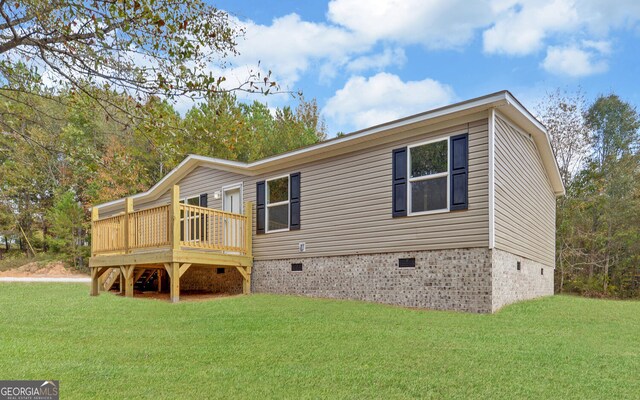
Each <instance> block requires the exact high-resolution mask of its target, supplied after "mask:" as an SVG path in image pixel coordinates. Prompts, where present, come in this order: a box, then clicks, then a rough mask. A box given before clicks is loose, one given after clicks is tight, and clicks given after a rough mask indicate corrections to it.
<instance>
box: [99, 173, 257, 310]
mask: <svg viewBox="0 0 640 400" xmlns="http://www.w3.org/2000/svg"><path fill="white" fill-rule="evenodd" d="M251 215H252V204H251V203H245V208H244V214H234V213H229V212H225V211H221V210H215V209H211V208H206V207H197V206H192V205H187V204H183V203H180V188H179V187H178V186H174V187H173V188H172V195H171V203H170V204H167V205H162V206H158V207H153V208H148V209H142V210H134V204H133V199H131V198H127V199H126V202H125V210H124V212H123V213H121V214H118V215H115V216H111V217H107V218H102V219H101V218H100V215H99V213H98V210H97V209H96V208H94V209H93V210H92V216H91V232H92V240H91V259H90V260H89V267H90V268H91V295H92V296H97V295H98V294H99V292H100V290H101V289H102V290H109V288H110V287H111V286H112V285H113V284H114V283H115V282H116V281H119V282H120V288H121V289H122V288H123V287H124V292H125V295H126V296H130V297H132V296H133V286H134V283H135V282H136V281H138V279H140V277H143V276H144V275H145V274H146V275H147V276H148V277H149V278H151V276H153V275H154V274H157V275H156V276H157V278H161V276H162V275H163V274H164V273H167V274H168V276H169V281H170V283H171V284H170V292H171V301H173V302H177V301H179V299H180V277H181V276H183V275H184V273H185V272H186V271H187V270H188V269H189V268H190V267H191V266H204V267H211V268H216V267H235V268H236V269H237V270H238V271H239V272H240V274H241V275H242V278H243V285H242V288H243V293H245V294H248V293H250V291H251V267H252V265H253V256H252V242H251V232H252V226H251ZM149 278H147V279H149ZM143 279H144V277H143ZM159 281H160V282H161V279H159ZM158 289H159V290H160V289H161V288H160V287H159V288H158Z"/></svg>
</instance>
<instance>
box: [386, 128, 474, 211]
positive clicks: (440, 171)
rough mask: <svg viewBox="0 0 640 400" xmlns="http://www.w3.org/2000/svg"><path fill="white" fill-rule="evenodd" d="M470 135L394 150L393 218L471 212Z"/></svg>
mask: <svg viewBox="0 0 640 400" xmlns="http://www.w3.org/2000/svg"><path fill="white" fill-rule="evenodd" d="M468 142H469V135H468V134H466V133H465V134H462V135H456V136H451V137H449V138H443V139H435V140H430V141H427V142H423V143H417V144H414V145H411V146H408V147H405V148H400V149H395V150H393V165H392V170H393V171H392V173H393V196H392V203H393V204H392V213H393V216H394V217H401V216H405V215H420V214H429V213H436V212H443V211H445V212H446V211H455V210H466V209H467V208H468V202H469V201H468V169H469V161H468V159H469V154H468V153H469V143H468Z"/></svg>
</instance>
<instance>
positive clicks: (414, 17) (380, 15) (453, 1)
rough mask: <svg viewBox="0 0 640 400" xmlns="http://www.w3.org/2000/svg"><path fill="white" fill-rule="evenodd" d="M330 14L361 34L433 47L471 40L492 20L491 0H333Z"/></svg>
mask: <svg viewBox="0 0 640 400" xmlns="http://www.w3.org/2000/svg"><path fill="white" fill-rule="evenodd" d="M327 17H328V19H329V20H330V21H332V22H334V23H335V24H338V25H341V26H344V27H347V28H349V29H350V30H352V31H353V32H356V33H357V34H359V35H362V36H365V37H367V38H369V40H371V41H372V42H374V41H378V40H384V41H394V42H397V43H402V44H414V43H419V44H423V45H424V46H426V47H428V48H431V49H441V48H451V47H459V46H462V45H464V44H467V43H468V42H469V41H470V40H471V39H472V38H473V35H474V31H475V30H476V29H477V28H479V27H481V26H486V25H488V24H489V23H490V22H491V9H490V7H488V1H487V0H482V1H480V0H474V1H467V0H405V1H397V0H396V1H388V0H369V1H362V0H332V1H331V2H330V3H329V11H328V13H327Z"/></svg>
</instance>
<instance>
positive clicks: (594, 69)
mask: <svg viewBox="0 0 640 400" xmlns="http://www.w3.org/2000/svg"><path fill="white" fill-rule="evenodd" d="M542 67H543V68H544V69H545V70H546V71H548V72H550V73H552V74H556V75H566V76H570V77H574V78H579V77H584V76H588V75H593V74H597V73H602V72H606V71H607V69H608V65H607V62H606V61H605V60H603V59H601V58H600V56H599V53H597V52H594V51H592V50H590V49H588V48H586V49H585V48H581V47H579V46H576V45H571V46H565V47H561V46H551V47H549V48H548V50H547V56H546V58H545V59H544V61H543V62H542Z"/></svg>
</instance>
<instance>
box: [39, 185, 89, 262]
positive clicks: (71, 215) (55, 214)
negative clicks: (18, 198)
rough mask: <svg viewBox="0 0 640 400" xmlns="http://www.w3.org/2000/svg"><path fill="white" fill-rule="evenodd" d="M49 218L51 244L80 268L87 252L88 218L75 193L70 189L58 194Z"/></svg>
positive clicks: (48, 215) (48, 213)
mask: <svg viewBox="0 0 640 400" xmlns="http://www.w3.org/2000/svg"><path fill="white" fill-rule="evenodd" d="M47 218H48V220H49V222H50V224H51V234H52V235H51V237H50V238H49V243H50V246H51V247H52V249H53V250H54V251H58V252H61V253H62V254H63V255H64V256H65V257H66V258H67V260H68V261H70V262H71V263H72V264H73V265H74V266H75V267H76V268H78V266H81V265H82V259H83V256H84V255H85V254H86V252H87V250H86V243H85V241H86V222H85V219H86V218H85V212H84V209H83V208H82V206H81V205H80V203H79V202H78V201H77V199H76V195H75V193H73V192H70V191H68V192H65V193H62V194H60V195H59V196H57V197H56V201H55V203H54V204H53V207H52V208H51V209H50V210H49V211H48V212H47Z"/></svg>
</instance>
